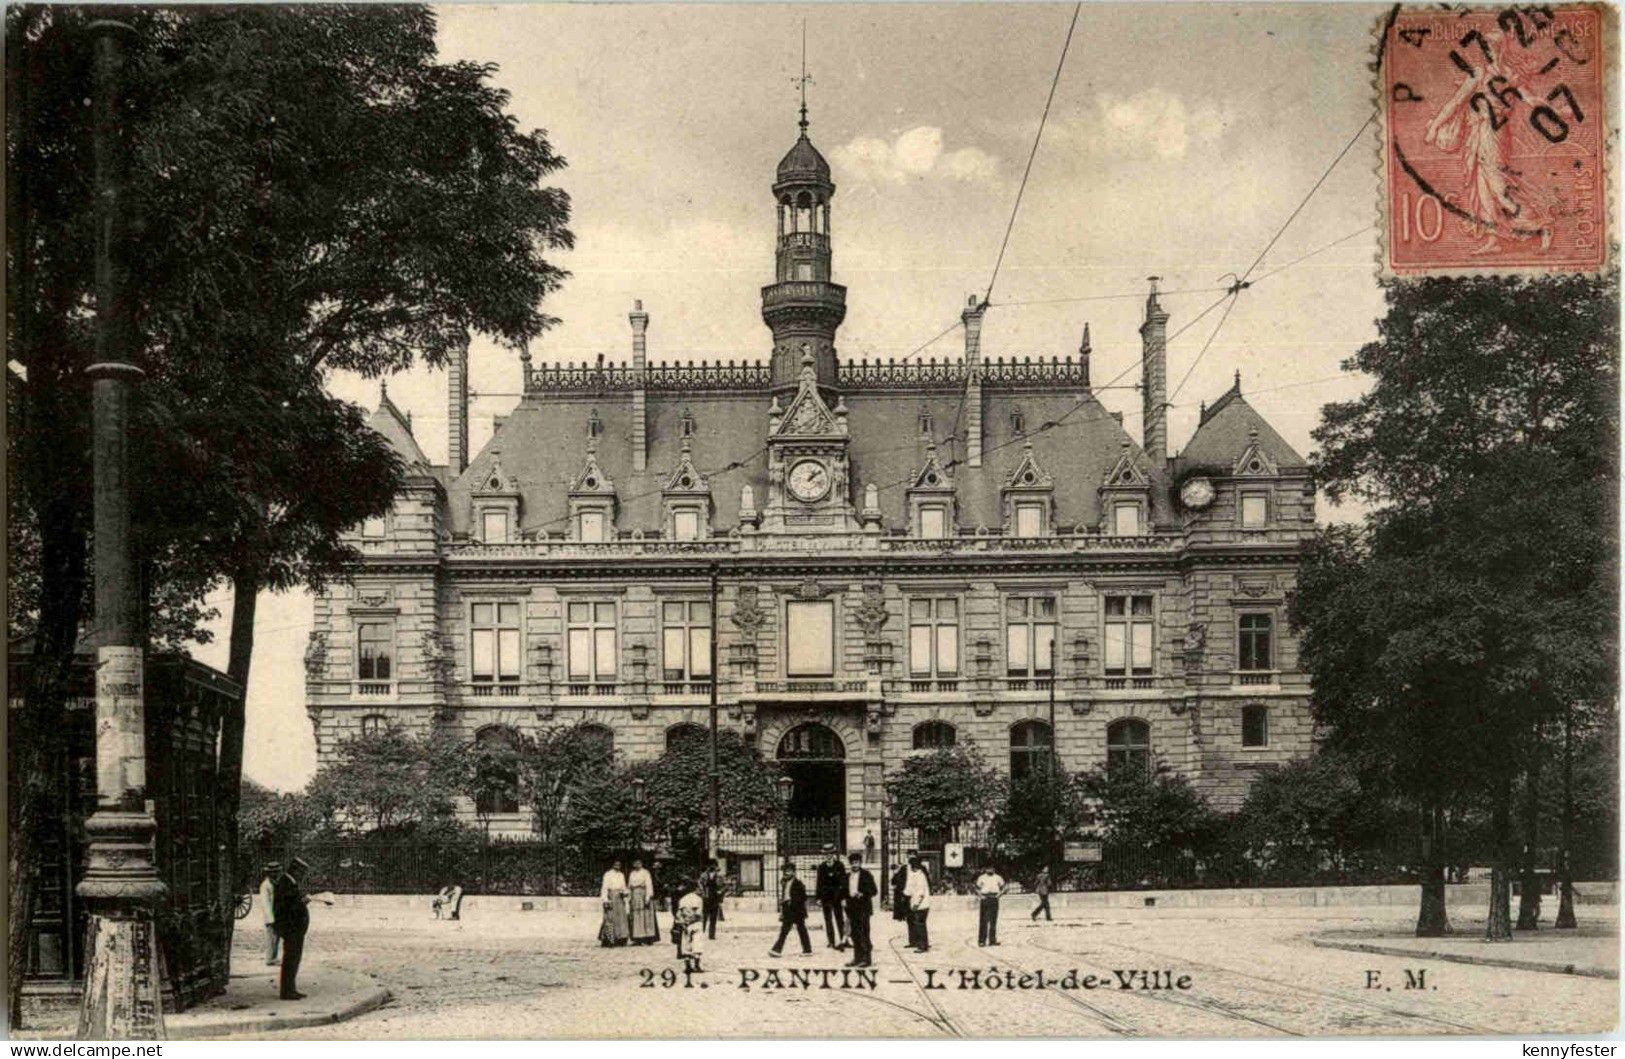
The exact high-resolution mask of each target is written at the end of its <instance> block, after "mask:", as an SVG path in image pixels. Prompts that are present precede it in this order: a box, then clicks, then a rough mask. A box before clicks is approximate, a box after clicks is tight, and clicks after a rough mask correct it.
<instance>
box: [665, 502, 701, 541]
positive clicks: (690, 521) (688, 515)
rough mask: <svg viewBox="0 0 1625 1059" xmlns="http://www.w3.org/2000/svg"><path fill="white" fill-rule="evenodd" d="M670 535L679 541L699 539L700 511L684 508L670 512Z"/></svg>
mask: <svg viewBox="0 0 1625 1059" xmlns="http://www.w3.org/2000/svg"><path fill="white" fill-rule="evenodd" d="M671 535H672V536H673V537H675V538H677V539H678V540H680V541H697V540H699V539H700V513H699V512H698V511H695V510H693V509H692V508H684V509H681V510H678V511H673V512H672V513H671Z"/></svg>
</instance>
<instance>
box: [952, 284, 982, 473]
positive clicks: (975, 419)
mask: <svg viewBox="0 0 1625 1059" xmlns="http://www.w3.org/2000/svg"><path fill="white" fill-rule="evenodd" d="M985 312H987V304H986V303H985V302H979V301H977V300H976V295H974V294H972V295H971V296H970V297H969V298H968V299H966V302H965V311H964V312H963V313H960V314H959V319H960V321H961V322H962V323H963V324H964V325H965V464H966V466H969V467H980V466H981V465H982V314H984V313H985Z"/></svg>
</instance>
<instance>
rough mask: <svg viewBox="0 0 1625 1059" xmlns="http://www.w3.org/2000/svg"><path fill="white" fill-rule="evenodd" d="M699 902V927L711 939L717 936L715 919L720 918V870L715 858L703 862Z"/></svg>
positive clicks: (713, 939)
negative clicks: (700, 914)
mask: <svg viewBox="0 0 1625 1059" xmlns="http://www.w3.org/2000/svg"><path fill="white" fill-rule="evenodd" d="M700 904H701V907H702V909H703V912H702V922H701V924H700V925H701V927H702V928H703V929H704V930H705V932H706V937H707V938H709V939H710V940H712V941H715V940H716V937H717V920H719V919H721V918H722V872H721V870H720V869H718V867H717V862H716V861H715V860H708V861H706V862H705V871H704V872H702V873H701V874H700Z"/></svg>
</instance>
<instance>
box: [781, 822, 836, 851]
mask: <svg viewBox="0 0 1625 1059" xmlns="http://www.w3.org/2000/svg"><path fill="white" fill-rule="evenodd" d="M843 824H844V822H843V821H842V819H841V818H840V817H838V816H829V817H801V818H796V819H789V820H785V821H783V822H781V823H780V824H779V848H780V849H781V850H783V851H784V853H785V855H786V856H791V857H805V856H809V855H811V856H819V855H822V853H823V852H824V847H825V846H826V845H832V846H834V847H835V851H836V853H838V854H840V855H841V856H843V857H844V856H845V850H844V849H843V848H842V847H843V846H844V845H845V843H846V837H845V835H843V834H842V830H843Z"/></svg>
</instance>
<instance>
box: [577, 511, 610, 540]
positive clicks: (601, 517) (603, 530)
mask: <svg viewBox="0 0 1625 1059" xmlns="http://www.w3.org/2000/svg"><path fill="white" fill-rule="evenodd" d="M576 539H577V540H580V541H586V542H587V543H589V544H602V543H604V541H606V540H608V539H609V523H608V519H606V518H605V512H604V511H603V509H601V508H594V509H591V510H585V511H580V512H578V513H577V514H576Z"/></svg>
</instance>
